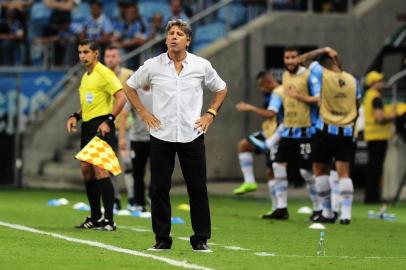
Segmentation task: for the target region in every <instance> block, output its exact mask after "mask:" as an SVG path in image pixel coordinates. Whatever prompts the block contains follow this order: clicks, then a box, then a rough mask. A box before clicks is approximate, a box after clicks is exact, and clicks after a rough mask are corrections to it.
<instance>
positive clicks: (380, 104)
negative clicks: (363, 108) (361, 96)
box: [372, 97, 383, 109]
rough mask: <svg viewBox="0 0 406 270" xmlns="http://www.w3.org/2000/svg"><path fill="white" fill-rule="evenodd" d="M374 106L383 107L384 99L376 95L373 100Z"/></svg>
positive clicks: (376, 107)
mask: <svg viewBox="0 0 406 270" xmlns="http://www.w3.org/2000/svg"><path fill="white" fill-rule="evenodd" d="M372 107H373V108H374V109H383V101H382V99H381V98H380V97H376V98H374V100H372Z"/></svg>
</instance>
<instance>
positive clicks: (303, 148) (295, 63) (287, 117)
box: [263, 47, 320, 220]
mask: <svg viewBox="0 0 406 270" xmlns="http://www.w3.org/2000/svg"><path fill="white" fill-rule="evenodd" d="M283 60H284V64H285V71H284V73H283V77H282V85H283V89H278V90H275V91H274V92H273V93H272V96H271V101H270V104H269V107H268V112H269V113H270V114H276V113H279V112H283V131H282V138H281V140H280V142H279V145H278V151H277V153H276V158H275V162H274V163H273V171H274V174H275V179H276V182H275V186H274V188H275V194H276V198H277V208H276V209H275V210H274V211H273V212H272V213H268V214H267V215H264V216H263V218H269V219H280V220H283V219H288V218H289V213H288V209H287V207H288V203H287V189H288V179H287V172H286V167H287V164H288V163H296V162H297V163H296V164H298V165H299V167H300V174H301V176H302V177H303V178H304V180H305V181H306V186H307V189H308V191H309V195H310V199H311V201H312V203H313V214H312V215H311V217H310V219H313V218H314V217H315V216H318V215H319V213H320V205H319V201H318V197H317V192H316V187H315V182H314V178H313V174H312V172H311V166H312V163H311V154H312V151H311V138H312V135H313V133H314V126H313V123H314V122H315V119H316V117H317V106H316V104H317V98H314V97H312V96H311V95H310V94H311V93H310V90H311V88H309V86H310V85H311V83H312V82H311V81H310V80H309V78H310V76H309V71H308V70H306V68H304V67H302V66H301V65H300V61H299V60H300V59H299V51H298V49H296V48H291V47H288V48H286V49H285V52H284V58H283Z"/></svg>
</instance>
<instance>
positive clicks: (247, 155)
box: [233, 71, 281, 195]
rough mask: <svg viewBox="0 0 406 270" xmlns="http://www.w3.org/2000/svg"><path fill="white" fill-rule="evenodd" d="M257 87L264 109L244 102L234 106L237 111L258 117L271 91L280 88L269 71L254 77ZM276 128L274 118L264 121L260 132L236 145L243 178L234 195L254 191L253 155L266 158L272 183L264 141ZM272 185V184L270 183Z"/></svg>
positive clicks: (270, 167)
mask: <svg viewBox="0 0 406 270" xmlns="http://www.w3.org/2000/svg"><path fill="white" fill-rule="evenodd" d="M256 81H257V85H258V86H259V89H260V90H261V92H262V93H263V95H264V108H259V107H256V106H254V105H252V104H248V103H246V102H239V103H238V104H237V105H236V108H237V110H238V111H243V112H253V113H256V114H258V115H260V116H263V113H264V112H266V108H267V107H268V105H269V100H270V95H271V93H272V91H273V90H274V89H275V88H277V87H281V86H280V85H279V83H278V82H277V81H276V80H275V79H274V78H273V76H272V74H271V72H270V71H261V72H259V73H258V75H257V77H256ZM276 127H277V120H276V117H271V118H268V119H266V120H265V121H264V122H263V123H262V130H261V131H257V132H254V133H252V134H250V135H249V136H247V137H246V138H244V139H242V140H241V141H240V142H239V143H238V159H239V161H240V167H241V171H242V173H243V177H244V183H243V184H242V185H241V186H239V187H238V188H236V189H234V191H233V193H234V194H235V195H242V194H245V193H247V192H251V191H255V190H256V189H257V184H256V181H255V176H254V169H253V159H254V158H253V154H254V153H256V154H259V153H264V154H265V158H266V164H267V167H268V177H269V181H274V179H273V178H274V177H273V172H272V160H271V159H270V153H269V150H268V147H267V146H266V144H265V140H266V139H267V138H270V137H271V136H272V135H273V133H274V132H275V130H276ZM271 183H274V182H271ZM271 186H272V184H271Z"/></svg>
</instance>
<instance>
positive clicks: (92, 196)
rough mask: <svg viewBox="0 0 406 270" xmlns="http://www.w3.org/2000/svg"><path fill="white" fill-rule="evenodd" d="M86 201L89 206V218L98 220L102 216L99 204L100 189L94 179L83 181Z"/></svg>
mask: <svg viewBox="0 0 406 270" xmlns="http://www.w3.org/2000/svg"><path fill="white" fill-rule="evenodd" d="M85 187H86V194H87V199H88V200H89V204H90V217H91V218H92V219H93V220H99V219H100V218H101V216H102V213H101V204H100V195H101V194H100V188H99V185H98V184H97V180H96V179H92V180H85Z"/></svg>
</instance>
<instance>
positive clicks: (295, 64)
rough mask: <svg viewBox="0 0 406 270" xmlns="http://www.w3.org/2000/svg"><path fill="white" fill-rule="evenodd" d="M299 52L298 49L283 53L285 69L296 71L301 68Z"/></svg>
mask: <svg viewBox="0 0 406 270" xmlns="http://www.w3.org/2000/svg"><path fill="white" fill-rule="evenodd" d="M299 60H300V58H299V52H297V51H286V52H285V53H284V54H283V63H284V65H285V69H286V70H287V71H289V72H290V73H296V71H297V70H298V68H299V64H300V62H299Z"/></svg>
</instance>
